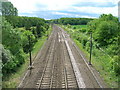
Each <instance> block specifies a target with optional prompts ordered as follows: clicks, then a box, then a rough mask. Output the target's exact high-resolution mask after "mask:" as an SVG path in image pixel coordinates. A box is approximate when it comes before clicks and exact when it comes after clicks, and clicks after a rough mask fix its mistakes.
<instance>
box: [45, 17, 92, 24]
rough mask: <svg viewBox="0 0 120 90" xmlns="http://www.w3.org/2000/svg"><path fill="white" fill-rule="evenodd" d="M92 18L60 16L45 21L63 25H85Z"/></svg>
mask: <svg viewBox="0 0 120 90" xmlns="http://www.w3.org/2000/svg"><path fill="white" fill-rule="evenodd" d="M91 20H93V19H92V18H60V19H52V20H47V21H46V22H47V23H55V24H63V25H67V24H70V25H86V24H87V23H88V22H89V21H91Z"/></svg>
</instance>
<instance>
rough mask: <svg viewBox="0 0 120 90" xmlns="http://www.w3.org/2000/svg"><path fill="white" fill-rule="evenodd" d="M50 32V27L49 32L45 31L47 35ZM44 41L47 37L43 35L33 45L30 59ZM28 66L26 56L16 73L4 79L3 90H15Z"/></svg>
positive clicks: (27, 57) (27, 56)
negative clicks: (11, 89) (7, 89)
mask: <svg viewBox="0 0 120 90" xmlns="http://www.w3.org/2000/svg"><path fill="white" fill-rule="evenodd" d="M51 31H52V29H51V27H50V28H49V31H47V32H49V34H50V33H51ZM47 32H46V33H47ZM46 39H47V36H46V35H45V36H43V37H41V38H40V39H39V40H38V42H37V43H36V44H35V46H34V48H33V51H32V57H35V56H36V55H37V53H38V52H39V50H40V49H41V47H42V46H43V44H44V43H45V41H46ZM28 66H29V55H26V56H25V63H24V64H22V65H21V67H19V68H18V70H17V72H15V73H13V74H11V75H10V76H9V77H6V79H5V80H4V81H3V82H2V87H3V88H16V87H17V86H18V85H19V83H20V79H21V76H23V75H24V73H25V72H26V70H27V68H28Z"/></svg>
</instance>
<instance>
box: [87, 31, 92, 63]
mask: <svg viewBox="0 0 120 90" xmlns="http://www.w3.org/2000/svg"><path fill="white" fill-rule="evenodd" d="M91 59H92V31H91V32H90V60H89V63H88V64H89V65H92V63H91Z"/></svg>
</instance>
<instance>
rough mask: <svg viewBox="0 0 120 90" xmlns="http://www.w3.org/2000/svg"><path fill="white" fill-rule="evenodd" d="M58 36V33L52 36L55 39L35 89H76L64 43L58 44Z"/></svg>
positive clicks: (76, 85)
mask: <svg viewBox="0 0 120 90" xmlns="http://www.w3.org/2000/svg"><path fill="white" fill-rule="evenodd" d="M54 33H57V32H54ZM59 33H60V32H59ZM58 35H59V34H58V33H57V34H56V35H54V37H55V39H53V41H51V42H52V43H51V45H50V48H49V51H48V52H49V55H48V56H47V57H46V63H45V67H44V69H43V72H42V76H40V77H39V78H38V81H37V84H36V88H37V89H39V88H41V89H44V88H49V89H52V88H65V89H67V88H78V84H77V82H76V78H75V74H74V71H73V68H72V64H71V61H70V58H69V55H68V52H67V48H66V46H65V42H64V41H63V42H59V40H58V39H59V38H58ZM61 38H63V37H62V35H61Z"/></svg>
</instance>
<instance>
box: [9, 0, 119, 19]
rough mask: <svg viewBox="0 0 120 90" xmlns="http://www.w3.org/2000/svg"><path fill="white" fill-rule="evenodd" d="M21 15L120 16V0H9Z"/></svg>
mask: <svg viewBox="0 0 120 90" xmlns="http://www.w3.org/2000/svg"><path fill="white" fill-rule="evenodd" d="M9 1H10V2H12V4H13V5H14V6H15V7H16V8H17V9H18V15H19V16H29V17H40V18H44V19H57V18H61V17H77V18H78V17H80V18H82V17H83V18H98V17H99V16H100V15H101V14H112V15H114V16H118V1H119V0H9Z"/></svg>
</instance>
